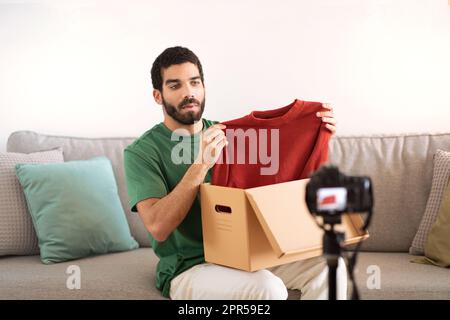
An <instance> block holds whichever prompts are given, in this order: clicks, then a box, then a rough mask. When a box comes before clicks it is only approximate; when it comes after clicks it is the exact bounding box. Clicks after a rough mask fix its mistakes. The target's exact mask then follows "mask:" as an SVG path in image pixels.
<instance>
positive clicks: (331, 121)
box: [322, 117, 336, 124]
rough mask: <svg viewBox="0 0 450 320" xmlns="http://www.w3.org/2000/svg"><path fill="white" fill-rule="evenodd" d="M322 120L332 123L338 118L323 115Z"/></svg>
mask: <svg viewBox="0 0 450 320" xmlns="http://www.w3.org/2000/svg"><path fill="white" fill-rule="evenodd" d="M322 121H323V122H327V123H331V124H336V119H335V118H328V117H323V118H322Z"/></svg>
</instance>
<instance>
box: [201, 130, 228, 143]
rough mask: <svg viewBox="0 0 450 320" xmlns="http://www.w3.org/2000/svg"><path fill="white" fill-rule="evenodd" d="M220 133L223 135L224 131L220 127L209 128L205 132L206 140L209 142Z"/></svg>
mask: <svg viewBox="0 0 450 320" xmlns="http://www.w3.org/2000/svg"><path fill="white" fill-rule="evenodd" d="M220 135H222V136H225V133H224V132H223V131H222V130H220V129H214V130H211V131H210V132H207V133H205V139H206V142H207V143H209V142H211V141H212V140H214V139H216V138H217V136H220Z"/></svg>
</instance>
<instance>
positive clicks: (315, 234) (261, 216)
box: [245, 179, 323, 257]
mask: <svg viewBox="0 0 450 320" xmlns="http://www.w3.org/2000/svg"><path fill="white" fill-rule="evenodd" d="M308 181H309V179H302V180H295V181H289V182H284V183H278V184H273V185H267V186H262V187H256V188H250V189H246V190H245V193H246V195H247V198H248V199H249V202H250V204H251V206H252V207H253V210H254V211H255V213H256V216H257V217H258V221H259V222H260V224H261V226H262V228H263V230H264V232H265V234H266V236H267V238H268V239H269V242H270V244H271V246H272V248H273V250H274V251H275V253H276V254H277V255H278V257H281V256H282V255H285V254H293V253H297V252H301V251H304V250H310V249H311V248H312V247H313V248H317V246H318V245H320V244H321V243H322V236H323V231H322V230H321V229H320V228H319V227H318V226H317V224H316V221H315V220H314V218H313V216H312V215H311V214H310V213H309V211H308V208H307V206H306V203H305V188H306V184H307V183H308Z"/></svg>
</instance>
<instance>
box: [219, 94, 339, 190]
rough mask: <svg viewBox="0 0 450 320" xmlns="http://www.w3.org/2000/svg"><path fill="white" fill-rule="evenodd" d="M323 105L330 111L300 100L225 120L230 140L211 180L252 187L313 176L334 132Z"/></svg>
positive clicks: (317, 104)
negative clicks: (322, 115)
mask: <svg viewBox="0 0 450 320" xmlns="http://www.w3.org/2000/svg"><path fill="white" fill-rule="evenodd" d="M318 111H324V110H323V107H322V104H321V103H320V102H309V101H301V100H295V101H294V102H293V103H291V104H289V105H288V106H286V107H282V108H278V109H274V110H267V111H253V112H251V113H250V114H249V115H246V116H245V117H242V118H239V119H235V120H230V121H225V122H222V123H223V124H225V125H226V126H227V127H226V128H225V129H224V132H225V134H226V135H227V139H228V142H229V144H228V146H227V147H225V148H224V149H223V151H222V154H221V155H220V156H219V159H218V161H217V162H216V164H215V165H214V167H213V171H212V179H211V184H212V185H218V186H226V187H234V188H243V189H246V188H253V187H258V186H264V185H269V184H274V183H281V182H287V181H292V180H298V179H304V178H308V177H309V176H310V174H311V173H312V172H314V171H315V170H317V169H318V168H319V167H320V166H321V165H322V164H324V163H325V162H327V161H328V141H329V139H330V136H331V132H330V131H329V130H328V129H327V128H326V127H325V123H323V122H322V120H321V118H319V117H317V116H316V113H317V112H318ZM236 129H242V130H238V131H236ZM261 129H262V130H261ZM277 129H278V130H277ZM244 133H245V134H246V136H247V137H246V138H245V139H244V138H242V137H244V136H243V134H244ZM238 136H240V137H241V138H238ZM244 140H245V143H243V142H242V141H244ZM251 141H253V142H251ZM266 141H267V142H266ZM277 147H278V148H277ZM277 149H278V150H277ZM252 157H253V159H252ZM227 159H228V161H227ZM255 159H256V160H255Z"/></svg>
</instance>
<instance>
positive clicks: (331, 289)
mask: <svg viewBox="0 0 450 320" xmlns="http://www.w3.org/2000/svg"><path fill="white" fill-rule="evenodd" d="M327 264H328V300H336V292H337V291H336V290H337V287H336V282H337V281H336V270H337V264H338V260H337V257H329V258H327Z"/></svg>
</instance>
